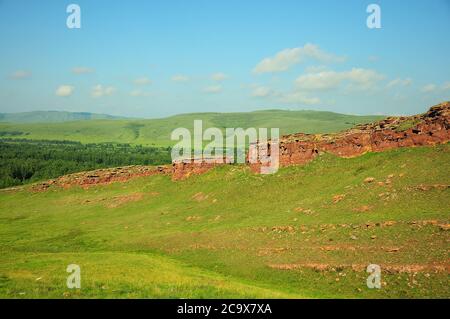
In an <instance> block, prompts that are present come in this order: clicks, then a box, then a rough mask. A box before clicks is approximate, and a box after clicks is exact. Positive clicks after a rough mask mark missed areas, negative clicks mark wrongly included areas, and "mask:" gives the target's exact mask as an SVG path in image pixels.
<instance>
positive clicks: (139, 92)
mask: <svg viewBox="0 0 450 319" xmlns="http://www.w3.org/2000/svg"><path fill="white" fill-rule="evenodd" d="M130 95H131V96H134V97H142V96H149V95H150V94H149V93H148V92H145V91H142V90H133V91H131V92H130Z"/></svg>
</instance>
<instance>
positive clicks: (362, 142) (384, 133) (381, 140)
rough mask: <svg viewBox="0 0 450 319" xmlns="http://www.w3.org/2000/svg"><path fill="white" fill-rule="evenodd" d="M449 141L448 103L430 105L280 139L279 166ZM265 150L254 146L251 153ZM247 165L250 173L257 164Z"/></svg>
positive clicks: (257, 168) (257, 145)
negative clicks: (334, 130)
mask: <svg viewBox="0 0 450 319" xmlns="http://www.w3.org/2000/svg"><path fill="white" fill-rule="evenodd" d="M449 140H450V102H444V103H441V104H438V105H435V106H433V107H432V108H430V110H429V111H428V112H426V113H424V114H420V115H414V116H403V117H388V118H386V119H384V120H382V121H379V122H375V123H371V124H362V125H357V126H356V127H355V128H352V129H350V130H347V131H344V132H340V133H335V134H304V133H296V134H291V135H286V136H283V137H282V138H280V142H279V148H280V152H279V155H280V157H279V163H280V166H288V165H295V164H304V163H307V162H309V161H311V160H312V159H314V158H315V157H317V156H318V155H319V154H320V153H322V152H329V153H332V154H335V155H337V156H340V157H355V156H360V155H362V154H364V153H367V152H380V151H384V150H389V149H393V148H398V147H411V146H423V145H435V144H439V143H446V142H448V141H449ZM261 147H265V145H260V144H254V145H251V146H250V151H253V152H255V150H257V149H259V148H261ZM249 164H250V167H251V169H252V170H253V171H255V172H257V171H259V170H260V168H261V164H260V163H254V164H251V163H249Z"/></svg>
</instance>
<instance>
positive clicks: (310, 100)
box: [279, 92, 320, 105]
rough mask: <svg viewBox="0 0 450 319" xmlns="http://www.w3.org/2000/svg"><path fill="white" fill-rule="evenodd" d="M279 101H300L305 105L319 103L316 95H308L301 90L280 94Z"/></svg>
mask: <svg viewBox="0 0 450 319" xmlns="http://www.w3.org/2000/svg"><path fill="white" fill-rule="evenodd" d="M279 99H280V101H281V102H285V103H300V104H306V105H316V104H319V103H320V99H319V98H318V97H309V96H307V95H305V94H304V93H303V92H290V93H287V94H282V95H280V97H279Z"/></svg>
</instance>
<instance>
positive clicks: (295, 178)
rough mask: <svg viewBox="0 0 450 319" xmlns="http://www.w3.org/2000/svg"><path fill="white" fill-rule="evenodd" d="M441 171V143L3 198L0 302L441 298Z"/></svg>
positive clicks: (448, 178) (26, 190)
mask: <svg viewBox="0 0 450 319" xmlns="http://www.w3.org/2000/svg"><path fill="white" fill-rule="evenodd" d="M172 120H173V119H172ZM449 171H450V145H449V144H446V145H440V146H435V147H417V148H403V149H397V150H392V151H387V152H383V153H369V154H365V155H363V156H361V157H357V158H351V159H344V158H338V157H335V156H332V155H330V154H325V155H322V156H320V157H318V158H317V159H315V160H314V161H312V162H310V163H308V164H306V165H304V166H295V167H287V168H282V169H280V170H279V172H278V173H276V174H274V175H266V176H262V175H254V174H252V173H251V172H250V171H249V170H248V168H247V167H244V166H239V165H229V166H222V167H218V168H216V169H214V170H211V171H210V172H208V173H206V174H204V175H198V176H193V177H190V178H188V179H186V180H183V181H172V180H171V179H170V177H169V176H167V175H156V176H149V177H139V178H135V179H132V180H129V181H127V182H117V183H112V184H108V185H95V186H91V187H90V188H80V187H76V186H73V187H71V188H67V189H62V188H58V187H51V188H50V189H48V190H47V191H36V190H33V188H32V187H31V186H23V187H17V188H14V189H5V190H0V254H1V258H0V297H3V298H5V297H8V298H44V297H50V298H103V297H108V298H124V297H145V298H161V297H168V298H193V297H197V298H214V297H224V298H227V297H252V298H253V297H255V298H256V297H268V298H295V297H307V298H315V297H326V298H333V297H337V298H344V297H346V298H348V297H350V298H394V297H400V298H417V297H438V298H448V296H449V295H450V290H449V289H450V281H449V276H448V274H449V263H448V242H449V240H450V235H449V218H450V216H449V212H450V188H449V185H450V175H449V174H448V172H449ZM368 177H371V178H372V179H370V180H371V181H372V182H370V183H368V182H366V181H365V180H366V179H367V178H368ZM73 263H75V264H78V265H79V266H80V267H81V289H79V290H70V289H67V288H66V286H65V284H66V278H67V276H68V273H66V267H67V265H69V264H73ZM369 264H378V265H380V267H381V276H382V277H381V282H382V287H381V289H369V288H368V287H367V286H366V279H367V276H368V273H367V272H366V267H367V266H368V265H369Z"/></svg>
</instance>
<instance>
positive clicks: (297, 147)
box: [33, 102, 450, 191]
mask: <svg viewBox="0 0 450 319" xmlns="http://www.w3.org/2000/svg"><path fill="white" fill-rule="evenodd" d="M449 140H450V102H444V103H441V104H438V105H436V106H433V107H432V108H430V110H429V111H428V112H426V113H424V114H420V115H414V116H402V117H388V118H386V119H384V120H382V121H379V122H375V123H370V124H362V125H357V126H356V127H354V128H352V129H350V130H347V131H343V132H340V133H334V134H304V133H296V134H291V135H285V136H283V137H281V138H280V142H279V165H280V166H288V165H298V164H305V163H307V162H309V161H311V160H313V159H314V158H315V157H317V156H319V155H320V154H321V153H323V152H329V153H332V154H335V155H337V156H340V157H355V156H360V155H362V154H364V153H367V152H380V151H384V150H389V149H393V148H398V147H411V146H424V145H435V144H440V143H447V142H448V141H449ZM261 149H265V151H266V152H267V154H268V155H270V144H266V145H263V144H252V145H250V149H249V154H251V153H252V154H257V151H258V150H261ZM247 162H248V158H247ZM229 163H231V161H230V159H229V158H227V157H215V158H203V159H201V160H199V159H185V160H181V161H176V162H174V163H172V166H169V165H163V166H158V167H152V166H127V167H122V168H121V167H118V168H110V169H99V170H95V171H91V172H81V173H75V174H70V175H66V176H62V177H59V178H57V179H54V180H50V181H47V182H44V183H39V184H35V185H34V186H33V189H34V190H36V191H41V190H46V189H47V188H49V187H50V186H51V185H56V186H60V187H70V186H73V185H79V186H82V187H89V186H91V185H95V184H108V183H111V182H116V181H122V182H123V181H127V180H129V179H132V178H135V177H141V176H151V175H156V174H167V175H171V176H172V179H173V180H181V179H185V178H187V177H189V176H192V175H197V174H203V173H205V172H207V171H209V170H210V169H212V168H214V167H216V166H218V165H224V164H229ZM247 164H248V165H249V166H250V168H251V170H252V171H254V172H260V171H261V166H262V164H261V163H249V162H248V163H247Z"/></svg>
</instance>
